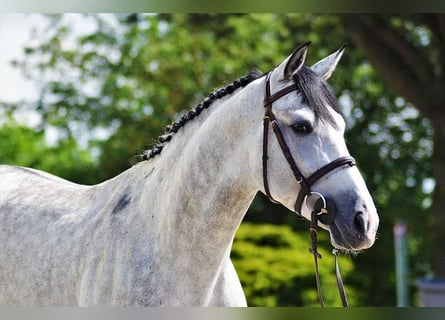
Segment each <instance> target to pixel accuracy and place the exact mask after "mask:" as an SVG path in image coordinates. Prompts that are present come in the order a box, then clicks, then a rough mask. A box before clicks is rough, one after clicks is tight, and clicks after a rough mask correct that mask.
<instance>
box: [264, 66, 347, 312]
mask: <svg viewBox="0 0 445 320" xmlns="http://www.w3.org/2000/svg"><path fill="white" fill-rule="evenodd" d="M271 73H272V72H269V73H268V74H267V75H266V90H265V92H266V93H265V98H264V108H265V112H264V118H263V184H264V191H265V193H266V195H267V197H268V198H269V199H270V200H271V201H272V202H274V203H280V202H279V201H277V200H275V199H274V198H273V197H272V195H271V193H270V189H269V182H268V178H267V161H268V144H269V141H268V140H269V125H272V129H273V132H274V134H275V137H276V138H277V141H278V144H279V146H280V148H281V151H282V152H283V155H284V157H285V158H286V160H287V162H288V164H289V166H290V168H291V170H292V172H293V174H294V177H295V179H296V180H297V182H298V184H299V185H300V191H299V193H298V195H297V199H296V201H295V212H296V213H297V214H298V215H299V216H300V217H302V215H301V207H302V205H303V202H304V201H305V200H307V198H308V197H310V196H311V195H313V194H316V195H318V196H319V199H318V200H319V201H317V202H316V203H315V205H314V206H313V208H310V210H311V211H312V213H311V227H310V231H311V239H312V248H310V252H311V253H312V254H313V255H314V263H315V275H316V282H317V290H318V298H319V301H320V305H321V306H324V302H323V297H322V294H321V288H320V279H319V274H318V261H317V259H319V258H321V255H320V254H319V253H318V252H317V228H318V220H320V221H321V222H322V223H324V224H326V225H329V224H331V223H333V221H334V217H335V206H334V204H333V203H332V202H331V201H329V199H327V198H326V197H324V196H323V195H322V194H320V193H318V192H312V191H311V187H312V186H313V185H314V184H315V182H317V181H318V180H320V178H322V177H324V176H325V175H327V174H329V173H330V172H331V171H333V170H335V169H337V168H341V167H346V166H348V167H352V166H355V160H354V158H352V157H350V156H345V157H340V158H338V159H336V160H334V161H332V162H330V163H328V164H327V165H325V166H323V167H321V168H320V169H318V170H317V171H315V172H314V173H313V174H312V175H310V176H309V177H308V178H305V177H304V175H303V174H302V173H301V171H300V170H299V169H298V166H297V164H296V163H295V161H294V158H293V157H292V154H291V152H290V150H289V147H288V146H287V144H286V141H285V140H284V136H283V133H282V132H281V129H280V126H279V124H278V121H277V120H276V118H275V115H274V114H273V112H272V103H273V102H275V101H276V100H278V99H280V98H282V97H284V96H285V95H287V94H289V93H291V92H293V91H296V90H298V87H297V85H296V84H295V83H294V84H292V85H290V86H287V87H285V88H283V89H281V90H279V91H277V92H275V93H274V94H272V95H271V93H270V77H271ZM333 253H334V255H335V270H336V275H337V284H338V288H339V292H340V297H341V299H342V304H343V306H345V307H346V306H348V302H347V299H346V295H345V292H344V289H343V281H342V279H341V275H340V270H339V268H338V264H337V253H338V252H337V250H336V249H334V251H333Z"/></svg>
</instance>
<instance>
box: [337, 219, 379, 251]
mask: <svg viewBox="0 0 445 320" xmlns="http://www.w3.org/2000/svg"><path fill="white" fill-rule="evenodd" d="M329 232H330V234H331V243H332V245H333V246H334V248H336V249H342V250H348V251H359V250H364V249H368V248H370V247H371V246H372V245H373V244H374V241H375V233H373V232H370V231H368V232H367V233H361V232H358V231H356V230H354V229H353V228H349V227H343V228H339V227H338V226H337V224H336V221H335V220H334V222H333V223H332V224H330V225H329Z"/></svg>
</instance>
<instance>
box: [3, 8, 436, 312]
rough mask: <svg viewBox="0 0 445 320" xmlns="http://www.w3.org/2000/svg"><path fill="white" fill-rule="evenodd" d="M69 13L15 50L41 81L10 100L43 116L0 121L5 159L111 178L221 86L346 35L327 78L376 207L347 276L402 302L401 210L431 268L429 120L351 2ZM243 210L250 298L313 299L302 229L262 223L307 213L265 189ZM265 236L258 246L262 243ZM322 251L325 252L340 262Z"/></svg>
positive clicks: (385, 300)
mask: <svg viewBox="0 0 445 320" xmlns="http://www.w3.org/2000/svg"><path fill="white" fill-rule="evenodd" d="M72 18H73V16H71V15H63V16H59V15H55V16H49V17H48V19H51V25H50V27H49V28H48V30H45V32H43V33H42V34H39V35H38V36H36V37H35V38H34V39H33V40H32V41H31V42H30V44H29V46H28V47H27V48H25V53H26V55H27V58H26V59H25V61H19V62H16V64H17V66H19V67H20V68H22V70H23V72H24V73H25V74H26V75H27V76H28V77H30V78H33V79H35V80H36V81H37V82H38V83H39V84H40V87H41V94H40V96H39V98H38V100H37V101H35V102H34V101H33V102H30V103H26V104H18V105H6V104H3V105H2V106H3V108H4V109H5V110H7V111H8V114H12V115H14V114H15V113H16V112H19V111H20V112H23V111H24V110H25V111H26V110H27V112H37V113H38V114H39V116H40V122H39V124H38V125H37V126H35V127H32V128H26V127H24V126H23V125H19V124H16V123H14V122H13V121H12V122H10V121H9V120H7V121H6V122H4V123H5V124H3V125H1V126H0V142H1V146H2V149H1V153H0V160H1V161H2V162H6V163H14V164H21V165H27V166H33V167H37V168H42V169H44V170H47V171H50V172H53V173H56V174H59V175H61V176H63V177H66V178H69V179H72V180H74V181H76V182H82V183H96V182H99V181H102V180H104V179H106V178H109V177H112V176H114V175H116V174H118V173H119V172H121V171H123V170H125V169H126V168H128V167H129V166H131V165H132V164H134V163H135V162H136V161H137V155H138V154H140V153H141V151H143V149H145V148H146V147H147V144H149V145H150V144H152V143H154V142H155V141H156V137H157V136H158V135H159V134H161V133H162V132H163V127H164V126H165V125H166V124H168V123H170V122H171V120H172V119H173V118H175V117H177V116H178V115H179V114H180V113H181V111H183V110H186V109H190V108H191V107H192V106H194V105H195V104H196V103H197V102H198V101H200V100H202V99H203V97H205V96H206V95H207V94H208V93H209V92H211V91H212V90H213V89H214V88H215V87H220V86H222V85H223V84H225V83H228V82H231V81H233V79H235V78H238V77H239V76H241V75H243V74H246V73H247V72H248V71H250V69H252V68H258V69H260V70H262V71H269V70H270V69H272V68H273V67H274V66H275V65H276V64H277V63H279V62H280V61H281V60H282V59H283V58H284V57H286V56H287V55H288V54H290V53H291V52H292V51H293V50H294V48H295V47H296V46H297V45H298V44H300V43H302V42H305V41H308V40H309V41H311V42H312V45H311V47H310V48H309V54H308V58H307V59H308V61H307V63H308V64H309V65H310V64H312V63H314V62H315V61H317V60H318V59H320V58H322V57H324V56H326V55H327V54H329V53H330V52H333V51H335V50H336V49H338V48H339V47H340V46H342V45H343V44H344V43H345V42H349V43H350V44H352V45H350V46H349V48H348V49H347V51H346V54H345V55H344V58H343V59H342V61H341V63H340V66H339V67H338V68H337V71H336V73H335V74H334V76H333V77H332V78H331V80H330V83H331V84H332V86H333V88H334V89H335V92H336V93H337V96H338V98H339V101H340V104H341V106H342V107H343V109H344V112H345V114H346V117H347V119H348V131H347V134H346V140H347V143H348V145H349V148H350V151H351V154H352V155H353V156H354V157H356V158H357V160H358V166H359V168H360V169H361V171H362V172H363V174H364V176H365V180H366V181H367V184H368V186H369V188H370V189H371V192H372V194H373V196H374V198H375V201H376V204H377V207H378V209H379V213H380V216H381V226H380V234H379V239H378V240H377V242H376V244H375V246H374V247H373V248H371V249H369V250H367V251H366V252H365V253H362V254H359V255H358V256H356V257H350V258H349V259H348V263H350V264H351V265H353V267H351V270H350V271H349V269H348V277H347V283H348V284H349V289H350V291H351V292H353V296H354V298H355V302H356V303H357V304H358V305H372V306H375V305H394V301H395V292H394V273H393V263H394V258H393V249H392V248H393V244H392V225H393V223H394V221H395V220H396V219H399V218H403V219H404V220H406V221H407V222H408V223H410V228H411V229H410V230H411V236H412V240H411V241H410V255H411V256H412V257H414V256H415V257H416V258H415V259H411V270H412V273H411V277H415V276H416V275H418V274H421V273H424V272H425V271H428V270H429V268H430V267H429V263H428V260H429V257H428V252H429V251H428V250H426V248H427V246H426V245H427V242H426V240H427V238H426V237H424V235H425V234H427V232H428V231H427V230H426V229H425V226H424V225H422V224H421V223H418V221H424V220H425V218H424V216H425V215H426V214H427V213H428V212H429V211H430V208H431V196H432V195H431V188H428V186H429V185H430V184H429V182H431V181H432V180H431V177H432V166H431V161H430V160H431V156H432V147H433V145H432V134H433V132H432V129H431V124H430V122H429V121H428V120H426V119H425V118H423V117H422V115H421V114H419V112H417V111H416V109H415V108H414V107H413V105H411V104H410V103H408V102H407V101H408V100H407V99H405V98H402V97H401V96H399V94H400V93H399V94H398V93H396V91H395V90H394V89H392V88H391V86H390V85H391V83H390V82H389V83H385V82H383V81H382V76H381V74H380V73H379V72H377V71H376V69H375V68H374V66H373V65H372V64H371V61H369V60H368V59H367V57H366V56H364V55H362V53H361V52H360V51H359V50H357V48H356V47H354V43H355V42H354V41H352V42H351V40H354V38H350V35H349V31H348V30H347V28H344V27H343V23H344V17H343V16H337V15H313V14H156V15H150V14H147V15H143V14H132V15H85V16H84V17H83V19H84V20H82V21H83V22H82V23H86V22H85V21H87V22H88V23H87V24H88V25H89V26H90V28H88V29H89V30H87V31H85V32H81V33H79V32H77V33H76V32H75V30H76V28H75V26H76V24H75V25H71V22H72V21H73V20H72ZM397 19H398V20H399V23H402V24H408V25H410V26H411V31H410V32H409V31H407V30H405V29H406V28H405V29H403V28H402V29H400V30H399V31H400V32H405V34H406V35H407V37H408V38H409V37H411V40H410V41H412V42H413V45H416V43H417V42H416V41H420V40H421V39H420V40H419V39H418V37H417V38H416V31H415V29H416V27H417V22H416V20H415V19H413V17H409V18H407V17H404V16H400V17H397ZM79 23H81V22H79V21H78V22H77V24H79ZM413 30H414V31H413ZM426 36H428V35H426ZM5 114H6V113H5ZM50 128H51V129H52V130H57V132H58V139H57V141H56V145H55V146H53V147H50V146H47V145H46V140H45V134H44V133H45V132H47V131H48V130H49V129H50ZM20 137H22V138H20ZM20 139H21V140H20ZM20 141H22V142H23V141H25V142H24V143H21V142H20ZM246 220H248V221H251V222H253V223H255V225H253V226H252V225H246V226H242V227H241V229H240V231H239V235H238V236H239V237H240V238H239V239H238V238H237V241H238V242H235V244H236V245H235V246H234V258H235V260H236V264H237V267H238V271H239V273H240V275H241V280H242V282H243V283H244V284H245V290H246V292H247V293H248V298H249V301H250V302H252V303H253V304H255V305H277V304H278V305H291V304H292V303H293V302H298V303H302V304H310V303H312V302H309V301H311V299H312V298H313V291H311V290H313V289H314V285H313V283H312V282H310V281H312V280H309V279H308V277H309V271H308V268H310V269H311V268H312V264H311V262H309V261H308V260H309V259H310V255H309V254H307V252H306V250H307V248H306V249H303V250H300V245H299V244H298V245H297V242H298V243H300V241H301V239H299V240H298V241H297V240H296V239H297V238H295V239H293V238H292V237H293V236H292V235H291V234H290V233H289V231H288V229H285V228H284V227H282V226H279V227H276V229H275V228H274V227H272V226H270V225H269V226H267V227H263V226H260V225H259V224H261V223H273V224H287V225H289V226H291V228H292V229H293V230H294V231H295V232H297V234H299V233H300V232H301V231H300V230H302V229H303V228H304V229H306V228H307V224H305V223H302V222H300V221H298V220H297V219H296V217H295V215H294V214H292V213H289V212H288V211H287V210H286V209H284V208H281V207H279V206H276V205H273V204H271V203H270V202H268V201H267V200H265V199H264V197H262V196H258V197H257V198H256V199H255V201H254V203H253V205H252V206H251V208H250V210H249V213H248V214H247V216H246ZM305 232H306V231H305ZM255 233H257V234H255ZM267 234H270V237H272V238H274V237H275V238H274V239H278V238H279V237H281V236H282V237H284V238H286V240H283V241H284V242H285V243H287V244H286V245H284V248H283V247H282V246H281V244H279V245H278V244H277V246H276V249H272V248H275V245H269V244H267V245H265V244H264V242H263V241H265V240H264V239H266V238H267V237H268V236H267ZM305 235H306V233H305ZM296 237H299V235H297V236H296ZM274 241H275V240H274ZM326 246H328V245H327V244H326ZM257 247H262V248H258V251H257V252H255V249H254V248H257ZM262 250H263V251H262ZM294 251H302V252H304V253H301V254H300V253H298V252H296V253H295V254H297V255H298V256H299V258H298V259H301V263H300V262H298V266H297V265H296V262H295V261H293V260H292V258H291V255H292V254H293V252H294ZM260 252H262V253H260ZM300 255H301V258H300ZM303 255H304V257H303ZM328 256H329V255H328ZM261 258H264V259H263V260H262V259H261ZM326 260H327V261H326V262H325V261H324V260H323V262H322V264H323V265H324V264H325V263H326V264H327V265H331V263H330V262H329V259H326ZM280 261H281V262H280ZM271 263H273V265H274V266H276V268H274V270H271V268H269V264H271ZM253 267H256V268H255V269H256V270H253ZM323 268H324V267H323ZM347 268H349V267H347ZM276 270H280V272H279V273H280V274H277V271H276ZM332 272H333V270H331V273H332ZM329 281H330V280H329ZM303 285H304V288H302V287H301V286H303ZM309 287H310V289H309ZM293 293H295V296H294V297H292V294H293ZM330 295H331V294H330V293H329V294H328V296H330ZM329 299H330V298H329ZM330 301H333V300H330Z"/></svg>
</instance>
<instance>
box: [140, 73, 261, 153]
mask: <svg viewBox="0 0 445 320" xmlns="http://www.w3.org/2000/svg"><path fill="white" fill-rule="evenodd" d="M262 75H263V74H262V73H261V72H259V71H257V70H254V71H251V72H250V73H249V74H247V75H245V76H243V77H241V78H239V79H238V80H235V81H233V82H232V83H230V84H229V85H227V86H225V87H223V88H220V89H217V90H215V91H214V92H212V93H211V94H209V96H208V97H207V98H206V99H205V100H204V101H203V102H201V103H200V104H198V105H197V106H196V107H195V108H194V109H192V110H190V111H188V112H186V113H184V114H183V115H182V117H181V118H180V120H178V121H175V122H173V123H172V124H170V125H168V126H167V127H166V128H165V134H164V135H162V136H160V137H159V138H158V143H157V144H156V145H155V146H154V147H153V148H152V149H149V150H146V151H144V153H143V154H142V155H141V157H142V160H148V159H151V158H153V157H155V156H157V155H158V154H160V153H161V151H162V148H163V147H164V145H165V144H166V143H168V142H169V141H170V140H171V139H172V137H173V136H174V135H175V133H176V132H178V130H179V129H180V128H181V127H183V126H184V125H186V123H188V122H189V121H190V120H193V119H194V118H196V117H197V116H199V115H200V114H201V112H202V111H203V110H204V109H208V108H209V107H210V106H211V105H212V103H213V102H214V101H216V100H218V99H221V98H222V97H225V96H227V95H230V94H232V93H233V92H235V91H236V90H237V89H239V88H243V87H245V86H247V85H248V84H249V83H251V82H252V81H253V80H256V79H258V78H259V77H261V76H262Z"/></svg>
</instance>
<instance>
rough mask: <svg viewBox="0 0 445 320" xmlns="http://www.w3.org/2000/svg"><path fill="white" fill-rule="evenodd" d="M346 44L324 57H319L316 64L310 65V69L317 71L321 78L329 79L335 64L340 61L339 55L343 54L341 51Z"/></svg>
mask: <svg viewBox="0 0 445 320" xmlns="http://www.w3.org/2000/svg"><path fill="white" fill-rule="evenodd" d="M345 48H346V45H344V46H343V47H341V48H340V49H338V50H337V51H335V52H334V53H331V54H330V55H329V56H327V57H326V58H324V59H321V60H320V61H318V62H317V63H316V64H314V65H313V66H311V69H312V71H314V72H315V73H317V74H318V75H319V76H320V77H321V78H322V79H323V80H327V79H329V77H330V76H331V75H332V73H333V72H334V70H335V67H336V66H337V63H338V62H339V61H340V58H341V56H342V55H343V51H345Z"/></svg>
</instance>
